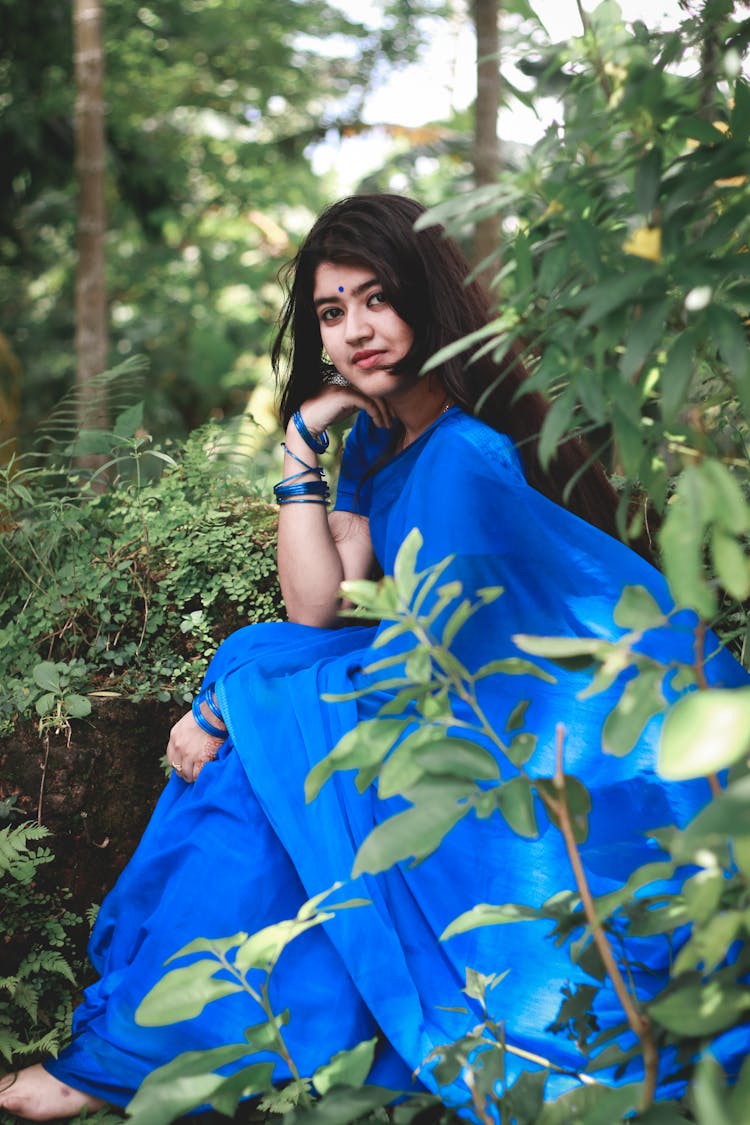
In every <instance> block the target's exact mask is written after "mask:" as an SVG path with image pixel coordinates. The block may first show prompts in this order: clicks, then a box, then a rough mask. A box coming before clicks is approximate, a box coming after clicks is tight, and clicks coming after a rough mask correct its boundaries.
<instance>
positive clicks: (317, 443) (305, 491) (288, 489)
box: [273, 410, 331, 506]
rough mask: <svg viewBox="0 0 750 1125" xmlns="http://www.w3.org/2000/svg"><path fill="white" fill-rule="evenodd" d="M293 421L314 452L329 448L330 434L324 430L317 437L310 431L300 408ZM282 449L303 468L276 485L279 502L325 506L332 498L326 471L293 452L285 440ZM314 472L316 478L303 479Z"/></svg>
mask: <svg viewBox="0 0 750 1125" xmlns="http://www.w3.org/2000/svg"><path fill="white" fill-rule="evenodd" d="M292 421H293V422H294V424H295V426H296V427H297V433H298V434H299V436H300V437H301V438H302V440H303V441H304V442H305V444H306V445H307V446H309V447H310V449H312V451H313V452H314V453H324V452H325V451H326V449H328V434H327V432H326V431H325V430H323V433H322V434H319V435H318V436H317V437H315V436H314V435H313V434H311V433H310V431H309V430H308V428H307V426H306V425H305V423H304V422H303V420H302V415H301V414H300V412H299V410H298V411H297V413H296V414H294V415H293V417H292ZM281 446H282V449H284V451H285V452H286V453H287V455H288V456H289V457H291V458H292V460H293V461H296V462H297V464H298V465H301V466H302V468H301V470H300V472H298V473H292V475H291V476H289V477H284V479H283V480H282V481H279V483H278V484H276V485H274V489H273V493H274V496H275V497H276V502H277V503H278V504H322V505H323V506H325V505H326V504H327V503H328V500H329V498H330V495H331V494H330V492H329V490H328V485H327V484H326V479H325V471H324V470H323V469H322V467H321V466H320V465H308V464H307V462H306V461H303V460H302V458H301V457H298V456H297V454H296V453H292V451H291V449H289V448H288V447H287V446H286V445H285V444H284V442H282V443H281ZM309 473H312V474H313V476H314V477H316V478H317V479H316V480H302V479H301V478H302V477H306V476H307V475H308V474H309Z"/></svg>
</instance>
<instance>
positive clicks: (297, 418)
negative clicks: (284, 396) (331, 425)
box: [292, 410, 329, 453]
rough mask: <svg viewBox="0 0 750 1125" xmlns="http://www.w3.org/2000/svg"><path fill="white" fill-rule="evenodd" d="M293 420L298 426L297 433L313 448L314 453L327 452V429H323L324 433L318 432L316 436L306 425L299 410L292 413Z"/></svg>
mask: <svg viewBox="0 0 750 1125" xmlns="http://www.w3.org/2000/svg"><path fill="white" fill-rule="evenodd" d="M292 421H293V422H294V424H295V426H296V427H297V433H298V434H299V436H300V437H301V438H302V440H303V441H304V443H305V445H306V446H308V447H309V448H310V449H312V451H313V453H325V451H326V449H328V444H329V438H328V431H327V430H323V432H322V434H318V436H317V437H314V436H313V434H311V433H310V431H309V430H308V428H307V426H306V425H305V422H304V419H303V417H302V415H301V414H300V412H299V410H297V411H295V413H294V414H293V415H292Z"/></svg>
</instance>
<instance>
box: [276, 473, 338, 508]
mask: <svg viewBox="0 0 750 1125" xmlns="http://www.w3.org/2000/svg"><path fill="white" fill-rule="evenodd" d="M297 476H298V474H295V475H294V476H291V477H286V479H285V480H282V481H281V482H280V483H279V484H275V485H274V487H273V494H274V496H275V497H276V502H277V504H290V503H293V502H295V501H297V500H302V501H303V502H306V503H311V502H313V503H317V504H326V503H327V502H328V500H329V497H330V495H331V494H330V492H329V490H328V485H327V484H326V482H325V481H324V480H304V481H298V480H297ZM313 498H315V499H314V500H313Z"/></svg>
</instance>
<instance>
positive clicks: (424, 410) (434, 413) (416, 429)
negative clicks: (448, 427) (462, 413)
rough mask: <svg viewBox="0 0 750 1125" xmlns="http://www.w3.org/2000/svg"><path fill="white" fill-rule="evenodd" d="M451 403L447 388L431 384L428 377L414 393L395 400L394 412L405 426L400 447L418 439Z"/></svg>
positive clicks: (402, 447) (414, 389)
mask: <svg viewBox="0 0 750 1125" xmlns="http://www.w3.org/2000/svg"><path fill="white" fill-rule="evenodd" d="M451 405H452V402H451V399H450V397H449V396H448V395H447V394H446V391H445V388H444V387H442V386H440V385H437V386H434V387H433V386H430V385H429V384H428V383H427V380H426V379H425V380H422V381H420V382H419V383H417V384H416V385H415V387H414V388H413V391H412V393H410V394H408V395H404V396H403V398H400V400H399V401H398V402H395V401H394V402H393V412H394V414H395V416H396V418H397V420H398V421H399V422H400V423H401V425H402V426H403V428H404V436H403V438H402V440H401V442H400V448H401V449H404V448H406V446H407V445H411V443H412V442H413V441H416V439H417V438H418V437H419V435H420V434H423V433H424V431H425V430H426V429H427V427H428V426H431V425H432V423H433V422H434V421H436V419H438V418H439V417H440V415H441V414H444V413H445V411H446V410H447V409H448V408H449V407H450V406H451Z"/></svg>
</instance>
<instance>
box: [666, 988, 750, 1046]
mask: <svg viewBox="0 0 750 1125" xmlns="http://www.w3.org/2000/svg"><path fill="white" fill-rule="evenodd" d="M748 1010H750V991H749V990H748V989H746V988H740V987H739V986H738V985H735V984H730V983H728V982H725V981H722V980H720V979H719V978H718V977H714V978H713V979H712V980H709V981H707V982H706V983H705V984H704V983H703V981H701V980H695V979H692V980H689V981H687V982H685V983H683V984H681V985H680V986H679V987H677V988H675V989H674V990H673V991H670V992H669V993H668V995H666V996H664V995H662V996H658V997H657V998H656V1000H652V1001H651V1003H650V1004H649V1005H648V1014H649V1016H650V1017H651V1018H652V1019H654V1020H655V1021H656V1023H658V1024H660V1025H661V1026H662V1027H666V1029H667V1031H671V1032H673V1033H674V1034H675V1035H679V1036H680V1037H681V1038H685V1037H691V1038H692V1037H695V1038H698V1037H699V1036H701V1035H716V1034H717V1032H720V1031H724V1030H725V1029H726V1028H728V1027H732V1025H733V1024H734V1023H736V1022H737V1020H739V1019H741V1018H742V1016H743V1015H744V1013H745V1012H747V1011H748Z"/></svg>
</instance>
